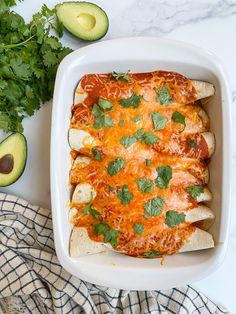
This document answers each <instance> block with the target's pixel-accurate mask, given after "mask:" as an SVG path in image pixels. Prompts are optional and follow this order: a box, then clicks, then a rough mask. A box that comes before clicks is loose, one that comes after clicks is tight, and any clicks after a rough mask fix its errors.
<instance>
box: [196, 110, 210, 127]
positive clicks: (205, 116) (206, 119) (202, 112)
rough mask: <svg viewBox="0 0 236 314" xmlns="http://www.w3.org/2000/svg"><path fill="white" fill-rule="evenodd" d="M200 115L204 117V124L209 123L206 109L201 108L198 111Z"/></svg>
mask: <svg viewBox="0 0 236 314" xmlns="http://www.w3.org/2000/svg"><path fill="white" fill-rule="evenodd" d="M198 115H199V117H200V118H201V119H202V122H203V125H209V121H210V119H209V117H208V114H207V113H206V111H205V110H203V109H201V110H200V111H199V112H198Z"/></svg>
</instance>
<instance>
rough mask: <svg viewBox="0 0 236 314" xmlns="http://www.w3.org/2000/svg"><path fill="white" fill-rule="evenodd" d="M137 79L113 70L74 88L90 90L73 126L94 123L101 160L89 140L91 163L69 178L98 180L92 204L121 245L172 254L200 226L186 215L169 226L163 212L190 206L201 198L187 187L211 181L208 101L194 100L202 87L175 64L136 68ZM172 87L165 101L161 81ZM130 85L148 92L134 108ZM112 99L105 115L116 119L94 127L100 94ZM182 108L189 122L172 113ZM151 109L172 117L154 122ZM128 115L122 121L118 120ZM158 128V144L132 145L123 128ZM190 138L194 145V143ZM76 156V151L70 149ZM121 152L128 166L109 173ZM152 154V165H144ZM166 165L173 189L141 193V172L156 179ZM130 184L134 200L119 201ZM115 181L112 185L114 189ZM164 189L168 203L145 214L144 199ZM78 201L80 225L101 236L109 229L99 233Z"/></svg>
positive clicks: (134, 251)
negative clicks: (139, 229)
mask: <svg viewBox="0 0 236 314" xmlns="http://www.w3.org/2000/svg"><path fill="white" fill-rule="evenodd" d="M130 77H131V82H123V81H116V80H115V79H114V78H113V77H112V76H111V75H110V74H102V75H98V74H90V75H85V76H84V77H83V78H82V80H81V82H80V85H79V86H78V88H77V90H76V93H78V94H85V93H86V98H84V99H83V101H82V103H80V104H75V105H74V107H73V108H72V119H71V127H72V128H77V129H82V130H85V131H88V132H89V133H90V134H91V135H92V136H94V137H95V138H96V139H97V140H99V142H100V143H101V145H97V146H96V149H97V150H99V152H100V154H101V156H102V160H95V159H94V156H93V154H92V152H91V147H90V146H86V145H84V148H82V149H81V150H80V153H81V154H83V155H86V156H90V157H91V158H92V162H91V163H90V164H88V165H84V166H83V167H81V165H74V166H73V167H72V169H71V171H70V182H71V184H72V185H77V184H78V183H80V182H86V183H89V184H91V185H92V186H93V188H94V189H95V190H96V192H97V196H96V198H95V199H94V201H93V205H92V206H93V208H95V209H96V210H97V211H99V212H100V214H101V216H100V218H99V219H100V221H103V222H106V223H107V224H108V225H109V226H110V227H111V228H113V229H115V230H118V231H119V241H118V242H119V244H118V246H117V248H116V249H117V251H120V252H123V253H125V254H128V255H132V256H143V254H144V253H145V252H150V251H158V252H160V253H161V255H167V254H173V253H175V252H177V251H178V250H179V248H180V247H181V246H182V245H183V244H184V242H185V240H186V239H187V238H188V237H189V236H190V235H191V234H192V232H194V230H195V227H193V226H192V225H190V223H188V222H185V223H183V224H181V225H180V226H178V227H175V228H169V227H168V226H167V225H166V224H165V213H166V211H168V210H176V211H182V210H189V209H191V208H193V207H194V206H196V201H195V200H194V199H192V198H191V197H189V195H188V193H187V192H186V188H187V187H189V186H192V185H199V184H200V185H204V184H205V183H206V177H205V173H206V164H205V162H204V161H203V160H202V159H204V158H207V157H208V156H207V155H208V148H207V146H206V143H205V142H204V141H203V140H202V136H201V133H202V132H206V131H208V130H209V122H208V120H207V119H206V118H205V116H204V119H203V115H202V111H203V109H202V108H201V106H200V105H199V103H194V101H195V99H196V91H195V90H194V87H193V86H192V85H191V81H189V80H188V79H186V78H185V77H183V76H181V75H180V74H177V73H174V72H164V71H159V72H152V73H140V74H132V75H130ZM164 85H166V86H167V87H168V90H169V92H170V94H171V97H172V99H173V102H172V103H171V104H169V105H168V106H167V105H161V104H160V103H159V102H158V101H157V89H158V88H162V87H163V86H164ZM132 93H136V94H137V95H140V96H142V98H141V102H140V104H139V106H138V107H137V108H135V109H133V108H124V107H123V106H121V104H120V103H119V100H120V99H124V98H129V97H130V96H131V94H132ZM99 97H100V98H104V99H107V100H109V101H110V102H111V103H112V104H113V107H112V109H111V110H110V111H107V112H106V115H107V116H109V118H111V119H112V121H113V123H114V126H113V127H109V128H102V129H96V128H94V127H93V123H94V120H95V117H94V116H93V115H92V113H91V111H92V108H93V105H94V104H96V103H97V102H98V99H99ZM175 111H178V112H179V113H181V114H182V115H184V116H185V124H186V126H185V127H184V126H183V125H182V124H180V123H176V122H174V121H173V119H172V118H171V117H172V115H173V113H174V112H175ZM152 112H159V113H160V114H161V115H163V116H165V118H166V125H165V128H164V129H162V130H157V131H156V130H154V126H153V121H152V119H151V113H152ZM138 115H140V116H141V120H140V121H137V122H134V121H133V119H132V118H133V117H136V116H138ZM121 120H122V121H124V125H122V126H120V125H119V121H121ZM141 128H143V129H145V131H151V132H153V133H154V134H155V135H156V136H157V137H158V139H159V141H158V143H156V144H155V145H153V146H149V145H146V144H145V143H140V142H138V141H137V142H136V143H134V144H133V145H131V146H130V147H128V148H125V147H124V145H122V144H121V143H120V140H121V138H122V137H123V136H133V134H134V133H135V132H136V131H137V130H138V129H141ZM190 140H192V141H194V142H195V143H196V147H190V146H189V145H188V142H189V141H190ZM71 156H72V159H75V158H76V156H77V153H75V151H72V153H71ZM117 157H122V158H123V159H124V160H125V167H124V168H122V169H121V170H120V171H119V172H118V173H117V174H116V175H114V176H110V175H109V173H108V171H107V166H108V164H109V163H110V162H111V161H113V160H114V159H115V158H117ZM146 159H151V160H152V163H151V166H149V167H148V166H147V165H146ZM164 165H168V166H170V167H171V168H172V179H171V180H170V182H169V186H168V188H167V189H159V188H158V187H157V186H156V185H154V189H153V191H152V192H151V193H142V192H141V191H140V190H139V188H138V186H137V184H136V180H137V179H139V178H142V177H145V178H148V179H150V180H151V181H152V182H153V183H154V181H155V179H156V177H157V170H156V169H157V167H160V166H164ZM123 185H128V188H129V192H130V193H132V194H133V200H132V201H131V202H130V203H129V204H127V205H123V204H121V200H120V199H119V198H118V197H117V191H118V190H119V189H121V188H122V186H123ZM111 187H112V189H111ZM156 196H160V197H161V198H162V199H163V200H164V201H165V204H164V205H163V207H162V212H161V214H160V215H158V216H156V217H150V218H148V219H145V218H144V206H145V205H146V204H147V202H148V201H149V200H150V199H152V198H154V197H156ZM71 207H76V208H77V211H78V212H77V215H76V216H75V218H74V221H73V223H74V225H76V226H83V227H86V228H87V230H88V233H89V236H90V238H91V239H93V240H95V241H103V240H104V239H103V236H101V235H100V236H95V235H94V232H93V226H94V224H95V223H97V221H96V219H94V218H93V217H92V216H91V215H83V214H82V212H83V208H84V206H82V205H79V206H78V205H75V204H71ZM135 223H141V224H143V226H144V232H143V233H142V234H141V235H140V234H136V233H135V231H134V224H135Z"/></svg>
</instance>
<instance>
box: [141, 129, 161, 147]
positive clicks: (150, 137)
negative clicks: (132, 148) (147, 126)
mask: <svg viewBox="0 0 236 314" xmlns="http://www.w3.org/2000/svg"><path fill="white" fill-rule="evenodd" d="M144 141H145V143H146V144H147V145H153V144H155V143H157V142H158V141H159V140H158V138H157V136H156V135H155V134H154V133H152V132H151V131H147V132H146V133H145V136H144Z"/></svg>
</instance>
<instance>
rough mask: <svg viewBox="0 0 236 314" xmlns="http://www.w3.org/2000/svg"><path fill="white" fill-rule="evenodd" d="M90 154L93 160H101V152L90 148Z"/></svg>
mask: <svg viewBox="0 0 236 314" xmlns="http://www.w3.org/2000/svg"><path fill="white" fill-rule="evenodd" d="M91 152H92V154H93V156H94V158H95V159H97V160H102V155H101V152H100V151H99V150H98V149H96V148H92V150H91Z"/></svg>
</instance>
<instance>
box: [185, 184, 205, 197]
mask: <svg viewBox="0 0 236 314" xmlns="http://www.w3.org/2000/svg"><path fill="white" fill-rule="evenodd" d="M186 191H187V192H188V193H189V194H190V195H191V196H192V198H197V197H198V196H200V195H201V194H202V193H203V187H202V186H201V185H193V186H189V187H188V188H187V189H186Z"/></svg>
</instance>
